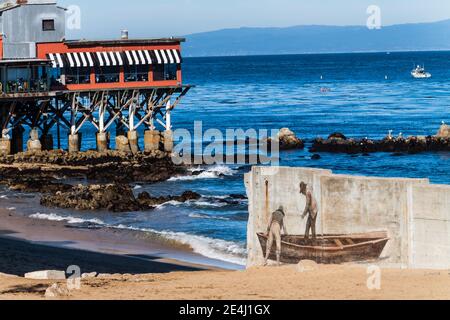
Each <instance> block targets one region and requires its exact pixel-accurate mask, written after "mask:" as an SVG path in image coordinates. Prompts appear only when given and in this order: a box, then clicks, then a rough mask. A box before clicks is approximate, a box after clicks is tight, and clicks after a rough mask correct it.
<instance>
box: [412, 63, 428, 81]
mask: <svg viewBox="0 0 450 320" xmlns="http://www.w3.org/2000/svg"><path fill="white" fill-rule="evenodd" d="M411 75H412V76H413V78H416V79H428V78H431V73H429V72H426V71H425V67H421V66H417V67H416V68H415V69H414V70H413V71H411Z"/></svg>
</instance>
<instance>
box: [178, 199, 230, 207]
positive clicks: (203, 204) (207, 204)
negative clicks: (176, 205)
mask: <svg viewBox="0 0 450 320" xmlns="http://www.w3.org/2000/svg"><path fill="white" fill-rule="evenodd" d="M187 204H189V205H194V206H197V207H213V208H221V207H225V206H226V205H227V203H224V202H220V203H217V202H216V203H214V202H207V201H200V200H191V201H188V202H187Z"/></svg>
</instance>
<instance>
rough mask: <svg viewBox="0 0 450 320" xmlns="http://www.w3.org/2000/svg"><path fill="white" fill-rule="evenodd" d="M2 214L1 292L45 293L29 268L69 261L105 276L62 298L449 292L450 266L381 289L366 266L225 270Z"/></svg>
mask: <svg viewBox="0 0 450 320" xmlns="http://www.w3.org/2000/svg"><path fill="white" fill-rule="evenodd" d="M0 221H1V222H0V229H1V230H3V231H2V232H1V236H0V248H1V249H0V272H1V273H2V274H0V299H45V291H46V289H47V288H48V287H49V286H51V285H52V284H53V283H55V281H46V280H45V281H44V280H28V279H25V278H23V277H22V276H23V275H24V273H26V272H30V271H36V270H48V269H56V270H66V269H67V267H68V266H69V265H78V266H80V268H81V270H82V272H83V273H88V272H93V271H95V272H98V273H103V274H105V275H102V276H101V277H97V278H92V279H83V280H82V282H81V288H80V290H72V291H70V294H69V295H68V296H64V297H60V299H76V300H85V299H101V300H111V299H113V300H116V299H146V300H153V299H158V300H159V299H168V300H172V299H174V300H176V299H193V300H197V299H242V300H257V299H263V300H270V299H288V300H289V299H369V300H372V299H450V272H449V271H430V270H399V269H398V270H394V269H384V270H382V280H381V290H369V289H368V288H367V285H366V283H367V278H368V275H367V270H366V267H364V266H361V265H359V266H358V265H345V266H335V265H327V266H325V265H320V266H317V268H316V269H315V270H313V271H309V272H298V270H297V268H296V266H283V267H266V268H254V269H251V270H245V271H244V270H241V271H226V270H223V269H218V268H212V267H207V266H205V265H201V264H194V263H187V262H181V260H177V259H170V258H162V257H161V256H164V255H167V256H169V255H171V254H172V255H173V254H175V256H176V254H178V255H179V256H182V255H184V258H185V260H189V258H191V259H192V260H193V261H201V259H198V257H196V258H197V260H195V259H194V257H195V254H194V253H192V252H190V251H189V249H188V248H181V247H180V248H178V249H177V250H175V249H174V248H173V247H172V248H171V247H170V246H165V245H164V244H162V243H158V242H157V241H155V240H154V239H153V240H150V239H143V238H142V235H140V236H137V235H136V234H133V233H124V231H123V230H121V231H115V230H107V229H99V230H83V229H74V228H67V227H65V226H64V224H63V223H61V222H53V221H52V222H50V221H40V220H34V219H29V218H25V217H21V216H18V215H15V214H12V213H9V212H7V211H1V212H0ZM63 238H64V239H66V240H65V241H62V240H61V239H63ZM51 239H53V240H51ZM57 239H60V240H57ZM94 243H95V245H94ZM114 248H115V249H114ZM144 248H145V251H146V252H147V253H146V254H142V253H143V252H144ZM139 253H141V254H139ZM152 253H154V254H155V255H152ZM158 255H159V256H158ZM205 262H206V260H205ZM60 283H61V285H62V286H65V285H66V283H65V281H62V282H60Z"/></svg>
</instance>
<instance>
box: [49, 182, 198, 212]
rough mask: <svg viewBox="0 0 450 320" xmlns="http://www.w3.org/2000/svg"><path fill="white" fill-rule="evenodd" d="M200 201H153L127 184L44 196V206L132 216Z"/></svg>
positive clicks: (189, 195)
mask: <svg viewBox="0 0 450 320" xmlns="http://www.w3.org/2000/svg"><path fill="white" fill-rule="evenodd" d="M200 198H201V195H200V194H198V193H195V192H192V191H186V192H184V193H183V194H182V195H180V196H161V197H152V196H151V195H150V194H149V193H148V192H142V193H140V194H139V195H138V196H137V197H135V195H134V193H133V188H132V187H131V186H129V185H127V184H118V183H117V184H105V185H102V184H94V185H81V184H80V185H78V186H74V187H72V188H71V189H70V190H69V191H58V192H56V193H54V194H48V195H44V196H42V197H41V205H43V206H47V207H52V208H63V209H75V210H80V211H95V210H108V211H112V212H129V211H141V210H149V209H154V208H155V207H156V206H158V205H161V204H163V203H166V202H170V201H177V202H183V203H184V202H187V201H190V200H198V199H200Z"/></svg>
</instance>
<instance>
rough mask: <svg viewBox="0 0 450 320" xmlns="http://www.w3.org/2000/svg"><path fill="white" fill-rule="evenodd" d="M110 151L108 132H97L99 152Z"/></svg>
mask: <svg viewBox="0 0 450 320" xmlns="http://www.w3.org/2000/svg"><path fill="white" fill-rule="evenodd" d="M108 149H109V134H108V133H107V132H97V151H98V152H106V151H108Z"/></svg>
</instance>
